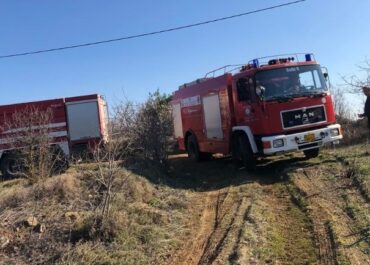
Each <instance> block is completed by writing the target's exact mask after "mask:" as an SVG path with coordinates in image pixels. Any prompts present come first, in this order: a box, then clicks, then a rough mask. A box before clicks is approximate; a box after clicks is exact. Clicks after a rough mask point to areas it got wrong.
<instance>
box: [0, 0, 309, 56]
mask: <svg viewBox="0 0 370 265" xmlns="http://www.w3.org/2000/svg"><path fill="white" fill-rule="evenodd" d="M305 1H306V0H297V1H292V2H287V3H284V4H280V5H274V6H270V7H266V8H261V9H257V10H253V11H248V12H245V13H240V14H236V15H232V16H227V17H222V18H217V19H213V20H207V21H203V22H198V23H194V24H189V25H185V26H180V27H176V28H169V29H164V30H158V31H153V32H148V33H142V34H138V35H131V36H125V37H120V38H115V39H109V40H102V41H96V42H88V43H83V44H77V45H71V46H64V47H59V48H52V49H46V50H38V51H29V52H23V53H15V54H8V55H1V56H0V59H5V58H10V57H19V56H26V55H31V54H39V53H46V52H55V51H61V50H67V49H74V48H82V47H87V46H93V45H99V44H104V43H109V42H116V41H123V40H129V39H136V38H142V37H146V36H150V35H156V34H162V33H166V32H171V31H176V30H182V29H187V28H193V27H198V26H202V25H206V24H211V23H215V22H220V21H224V20H229V19H233V18H237V17H242V16H247V15H251V14H255V13H260V12H264V11H268V10H272V9H277V8H281V7H285V6H289V5H294V4H298V3H301V2H305Z"/></svg>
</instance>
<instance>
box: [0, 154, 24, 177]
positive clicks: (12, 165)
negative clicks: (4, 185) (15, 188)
mask: <svg viewBox="0 0 370 265" xmlns="http://www.w3.org/2000/svg"><path fill="white" fill-rule="evenodd" d="M22 168H23V167H22V165H21V161H20V159H19V156H17V155H16V154H12V153H9V154H5V155H4V157H3V158H2V160H1V164H0V169H1V174H2V175H3V178H4V179H12V178H16V177H17V176H19V174H20V173H21V172H22Z"/></svg>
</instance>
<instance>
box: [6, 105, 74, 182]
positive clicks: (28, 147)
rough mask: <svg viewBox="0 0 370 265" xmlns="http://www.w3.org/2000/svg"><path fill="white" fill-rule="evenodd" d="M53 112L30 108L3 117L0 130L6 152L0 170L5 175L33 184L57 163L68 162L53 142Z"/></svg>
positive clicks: (47, 175)
mask: <svg viewBox="0 0 370 265" xmlns="http://www.w3.org/2000/svg"><path fill="white" fill-rule="evenodd" d="M52 115H53V113H52V111H51V110H50V109H47V110H40V109H38V108H36V107H29V108H25V109H24V110H20V111H17V112H15V113H13V114H12V115H11V117H6V118H5V123H4V124H5V125H4V127H3V128H1V131H2V132H3V134H4V135H5V136H6V138H5V139H6V142H7V145H8V148H7V149H8V151H7V152H6V153H5V154H4V157H3V159H2V171H3V172H5V173H6V175H8V177H9V176H11V177H13V176H17V177H24V178H26V179H28V180H29V182H30V183H36V182H39V181H40V180H43V179H45V178H47V177H49V176H50V175H51V174H52V173H53V170H55V169H56V166H58V167H62V164H64V165H65V163H67V162H66V158H65V157H64V154H63V151H62V150H60V148H58V147H57V146H56V145H53V141H54V139H53V137H52V136H51V128H50V126H49V124H50V123H51V122H52V118H53V116H52Z"/></svg>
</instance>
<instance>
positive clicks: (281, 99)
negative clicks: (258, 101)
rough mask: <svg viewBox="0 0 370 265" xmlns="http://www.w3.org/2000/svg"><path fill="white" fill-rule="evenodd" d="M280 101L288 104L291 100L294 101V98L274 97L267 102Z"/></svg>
mask: <svg viewBox="0 0 370 265" xmlns="http://www.w3.org/2000/svg"><path fill="white" fill-rule="evenodd" d="M274 100H276V101H278V102H286V101H289V100H293V97H292V96H291V95H289V96H273V97H269V98H267V99H266V101H274Z"/></svg>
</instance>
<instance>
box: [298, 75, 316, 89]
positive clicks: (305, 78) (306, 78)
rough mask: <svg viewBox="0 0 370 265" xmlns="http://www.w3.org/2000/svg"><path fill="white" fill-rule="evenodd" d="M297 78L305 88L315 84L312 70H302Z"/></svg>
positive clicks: (310, 87)
mask: <svg viewBox="0 0 370 265" xmlns="http://www.w3.org/2000/svg"><path fill="white" fill-rule="evenodd" d="M299 80H300V82H301V85H302V86H305V88H306V89H312V88H313V87H314V86H315V84H314V83H313V78H312V72H311V71H309V72H302V73H300V74H299Z"/></svg>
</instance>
